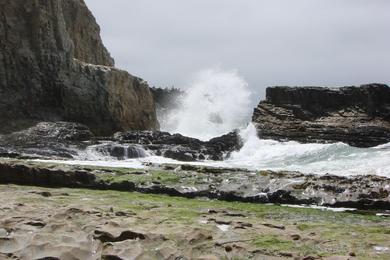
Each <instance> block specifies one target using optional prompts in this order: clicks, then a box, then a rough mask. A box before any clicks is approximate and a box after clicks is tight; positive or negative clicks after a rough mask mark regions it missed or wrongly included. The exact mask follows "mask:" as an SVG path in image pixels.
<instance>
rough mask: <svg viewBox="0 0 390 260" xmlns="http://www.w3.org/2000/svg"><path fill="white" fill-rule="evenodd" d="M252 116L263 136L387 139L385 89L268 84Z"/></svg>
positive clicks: (362, 142) (389, 119) (368, 142)
mask: <svg viewBox="0 0 390 260" xmlns="http://www.w3.org/2000/svg"><path fill="white" fill-rule="evenodd" d="M252 121H253V122H254V123H255V125H256V127H257V129H258V134H259V136H260V137H262V138H266V139H267V138H271V139H278V140H296V141H299V142H344V143H348V144H350V145H352V146H357V147H371V146H376V145H380V144H384V143H388V142H390V88H389V87H388V86H386V85H383V84H370V85H363V86H360V87H342V88H321V87H270V88H268V89H267V91H266V100H265V101H261V102H260V104H259V105H258V107H257V108H256V109H255V111H254V114H253V119H252Z"/></svg>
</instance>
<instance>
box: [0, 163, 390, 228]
mask: <svg viewBox="0 0 390 260" xmlns="http://www.w3.org/2000/svg"><path fill="white" fill-rule="evenodd" d="M183 169H185V170H183ZM153 170H161V168H156V169H152V170H151V171H153ZM101 171H102V172H101V173H105V174H107V172H105V171H104V169H103V170H101ZM214 172H218V173H217V174H216V173H214ZM95 174H96V175H95ZM99 174H100V170H96V169H94V170H93V173H91V169H89V168H88V167H86V168H85V169H84V168H83V167H81V166H77V167H73V166H61V167H50V166H45V165H40V164H35V163H21V162H7V161H6V162H0V183H14V184H21V185H35V186H44V187H83V188H94V189H111V190H119V191H138V192H142V193H151V194H166V195H171V196H180V197H187V198H195V197H199V198H209V199H220V200H226V201H243V202H252V203H276V204H296V205H302V204H307V205H318V206H323V207H342V208H356V209H361V210H367V209H385V210H387V209H388V208H389V207H390V196H386V194H387V191H388V190H389V187H390V179H389V178H386V177H380V176H371V175H366V176H352V177H351V176H350V177H341V176H332V175H326V176H318V175H310V174H308V175H303V174H300V173H296V172H271V171H270V172H268V174H252V173H251V172H248V171H240V170H239V169H231V170H229V169H223V170H218V171H217V170H215V171H214V170H213V171H211V172H210V171H209V170H204V169H203V168H199V166H191V167H187V166H185V165H183V166H181V167H179V168H178V169H175V171H174V175H175V177H177V178H175V181H174V182H164V181H162V180H161V178H160V177H159V176H157V177H156V178H153V177H152V178H151V179H150V180H147V181H136V180H135V181H127V180H124V181H118V182H112V181H111V180H107V181H104V180H102V179H100V178H97V176H98V175H99ZM129 174H132V173H129ZM151 176H152V175H151ZM189 183H190V185H189ZM300 184H304V185H300ZM339 190H343V192H341V193H340V192H339ZM209 214H217V216H218V215H221V216H229V217H245V216H244V215H242V214H239V215H235V214H234V212H233V213H229V212H219V211H218V210H216V211H213V210H210V212H209ZM221 223H222V222H221ZM270 227H271V226H270ZM274 228H277V227H276V226H275V227H274ZM279 228H282V227H279Z"/></svg>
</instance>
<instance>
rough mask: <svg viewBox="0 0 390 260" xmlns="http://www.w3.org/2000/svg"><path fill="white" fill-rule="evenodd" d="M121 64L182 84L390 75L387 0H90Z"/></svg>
mask: <svg viewBox="0 0 390 260" xmlns="http://www.w3.org/2000/svg"><path fill="white" fill-rule="evenodd" d="M86 2H87V4H88V6H89V7H90V9H91V10H92V12H93V13H94V15H95V17H96V19H97V21H98V23H99V24H100V26H101V29H102V37H103V41H104V43H105V45H106V46H107V48H108V49H109V51H110V52H111V54H112V56H113V57H114V58H115V61H116V65H117V67H120V68H123V69H126V70H128V71H129V72H130V73H131V74H134V75H137V76H140V77H142V78H144V79H145V80H147V81H148V82H149V83H150V85H157V86H172V85H174V86H177V87H182V88H185V87H186V84H187V83H188V81H189V79H191V78H192V76H193V75H194V73H196V72H198V71H200V70H203V69H208V68H211V67H215V66H218V65H220V67H221V68H223V69H227V70H231V69H236V70H237V71H238V73H239V74H240V75H241V76H242V77H243V78H244V79H245V80H246V81H247V82H248V83H249V86H250V87H251V89H252V91H253V92H254V94H255V95H256V96H257V97H259V96H263V95H264V88H265V87H266V86H271V85H321V86H339V85H353V84H363V83H369V82H382V83H387V84H389V83H390V1H389V0H294V1H293V0H267V1H266V0H164V1H160V0H112V1H107V0H86Z"/></svg>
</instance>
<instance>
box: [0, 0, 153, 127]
mask: <svg viewBox="0 0 390 260" xmlns="http://www.w3.org/2000/svg"><path fill="white" fill-rule="evenodd" d="M0 49H1V52H0V121H1V126H0V132H6V131H14V130H16V129H20V128H24V127H27V126H29V125H31V124H32V123H36V122H39V121H59V120H64V121H73V122H78V123H83V124H85V125H87V126H89V127H90V128H91V129H92V130H93V131H94V132H95V133H96V134H111V133H113V132H115V131H120V130H128V129H138V130H143V129H156V128H158V122H157V119H156V112H155V107H154V101H153V97H152V95H151V93H150V90H149V87H148V85H147V83H146V82H145V81H143V80H142V79H139V78H137V77H134V76H132V75H130V74H128V73H127V72H125V71H122V70H119V69H116V68H114V67H113V66H114V60H113V59H112V58H111V56H110V54H109V53H108V51H107V50H106V48H105V47H104V45H103V43H102V41H101V38H100V29H99V26H98V25H97V23H96V21H95V19H94V17H93V15H92V14H91V12H90V11H89V10H88V8H87V6H86V5H85V3H84V1H83V0H46V1H40V0H28V1H26V0H3V1H1V2H0Z"/></svg>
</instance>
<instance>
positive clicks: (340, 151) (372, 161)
mask: <svg viewBox="0 0 390 260" xmlns="http://www.w3.org/2000/svg"><path fill="white" fill-rule="evenodd" d="M240 136H241V138H242V139H243V141H244V146H243V147H242V149H241V150H240V151H237V152H233V153H232V154H230V156H229V157H227V158H226V159H225V160H224V161H201V162H179V161H176V160H173V159H169V158H164V157H161V156H156V155H154V154H153V153H152V152H150V151H145V157H143V158H137V159H127V160H117V159H115V158H113V157H110V156H108V155H104V154H101V153H99V152H97V151H96V149H94V147H91V148H90V149H87V150H86V151H82V152H80V154H79V156H78V157H77V158H75V160H69V161H56V162H61V163H65V164H79V165H96V166H108V167H129V168H144V167H146V166H145V165H146V164H147V163H155V164H162V163H173V164H196V165H205V166H214V167H228V168H230V167H231V168H246V169H250V170H254V171H255V170H275V171H278V170H288V171H299V172H302V173H307V174H310V173H313V174H327V173H329V174H335V175H341V176H351V175H369V174H373V175H381V176H387V177H390V143H388V144H385V145H381V146H377V147H373V148H356V147H351V146H349V145H347V144H344V143H332V144H318V143H312V144H300V143H298V142H292V141H291V142H279V141H274V140H261V139H259V138H257V136H256V129H255V127H254V126H253V125H252V124H249V125H248V126H247V127H246V128H245V129H242V130H241V131H240Z"/></svg>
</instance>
